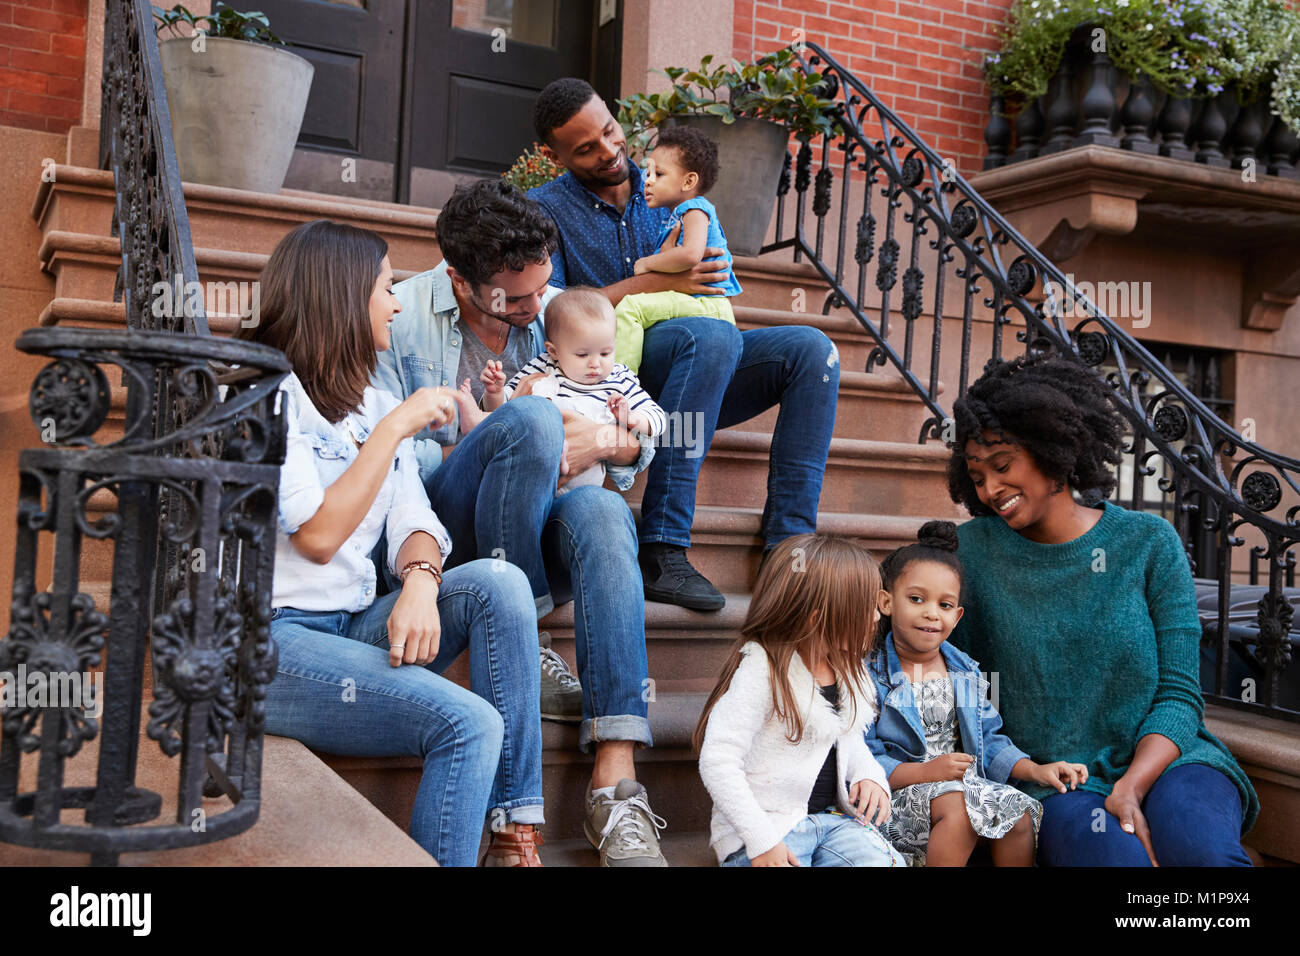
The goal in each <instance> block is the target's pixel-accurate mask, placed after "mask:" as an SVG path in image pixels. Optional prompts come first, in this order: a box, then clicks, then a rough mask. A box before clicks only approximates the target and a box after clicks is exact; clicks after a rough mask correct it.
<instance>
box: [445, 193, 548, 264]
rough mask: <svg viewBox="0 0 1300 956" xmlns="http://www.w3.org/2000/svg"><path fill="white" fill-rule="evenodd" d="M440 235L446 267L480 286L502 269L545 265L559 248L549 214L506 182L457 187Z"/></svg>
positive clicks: (448, 205)
mask: <svg viewBox="0 0 1300 956" xmlns="http://www.w3.org/2000/svg"><path fill="white" fill-rule="evenodd" d="M437 232H438V245H439V246H440V247H441V248H442V257H443V258H444V259H446V260H447V264H448V265H449V266H451V267H452V268H453V269H455V270H456V271H457V272H459V273H460V274H461V275H463V276H464V277H465V278H466V279H468V280H469V281H470V282H471V283H472V284H474V285H476V286H478V285H482V284H484V283H485V282H488V281H489V280H490V279H491V278H492V277H493V276H494V275H496V274H497V273H498V272H500V271H501V270H503V269H509V270H511V271H513V272H518V271H519V270H520V269H522V268H524V267H525V266H529V265H536V264H538V263H541V262H545V261H546V260H547V259H549V258H550V256H551V253H553V252H554V251H555V250H556V248H557V247H558V245H559V237H558V235H557V233H556V231H555V223H554V222H553V221H552V220H551V217H550V216H549V215H548V214H547V212H546V210H545V209H543V208H542V207H541V206H540V205H539V204H538V203H536V202H534V201H533V200H531V199H529V198H528V197H527V196H525V195H524V193H523V191H522V190H520V189H519V188H518V187H516V186H514V185H513V184H511V183H508V182H506V181H505V180H504V179H479V180H475V181H474V182H470V183H462V184H461V185H459V186H457V187H456V191H455V192H453V193H452V194H451V198H450V199H448V200H447V202H446V203H445V204H444V205H443V207H442V210H441V211H440V212H439V213H438V224H437Z"/></svg>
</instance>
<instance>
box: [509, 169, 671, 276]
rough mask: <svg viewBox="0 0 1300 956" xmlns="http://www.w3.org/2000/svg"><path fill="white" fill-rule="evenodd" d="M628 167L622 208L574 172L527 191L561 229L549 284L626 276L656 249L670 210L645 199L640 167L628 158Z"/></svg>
mask: <svg viewBox="0 0 1300 956" xmlns="http://www.w3.org/2000/svg"><path fill="white" fill-rule="evenodd" d="M628 170H629V173H630V177H631V182H632V195H631V197H630V198H629V199H628V201H627V207H626V208H625V209H624V210H623V211H622V212H619V210H618V208H617V207H615V206H612V205H610V204H609V203H607V202H605V200H603V199H601V198H600V197H599V196H597V195H596V194H595V193H593V192H592V191H591V190H590V189H588V188H587V187H586V186H584V185H582V184H581V183H579V182H578V181H577V180H576V179H574V178H573V173H565V174H564V175H563V176H560V177H558V178H556V179H553V180H551V181H550V182H549V183H546V184H545V185H542V186H537V187H535V188H534V189H530V190H529V191H528V198H529V199H533V200H536V201H537V202H539V203H541V205H542V207H543V208H544V209H545V210H546V211H547V212H548V213H550V214H551V218H552V219H554V220H555V225H556V228H557V229H558V230H559V233H560V245H559V248H558V249H556V251H555V255H553V256H551V267H552V272H551V285H554V286H559V287H560V288H561V289H565V288H568V287H569V286H573V285H590V286H596V287H597V288H604V287H605V286H607V285H613V284H614V283H615V282H621V281H622V280H623V279H630V278H631V277H632V276H633V275H634V272H633V266H635V265H636V261H637V260H638V259H640V258H641V257H643V256H649V255H654V253H656V252H658V251H659V245H658V242H659V234H660V232H661V230H662V229H663V226H664V223H666V222H667V221H668V218H669V217H670V216H671V215H672V210H670V209H667V208H663V207H661V208H659V209H651V208H650V207H649V206H648V205H646V201H645V192H644V189H643V185H644V179H643V177H642V174H641V170H640V169H639V168H638V167H637V165H636V163H633V162H631V161H630V160H629V161H628Z"/></svg>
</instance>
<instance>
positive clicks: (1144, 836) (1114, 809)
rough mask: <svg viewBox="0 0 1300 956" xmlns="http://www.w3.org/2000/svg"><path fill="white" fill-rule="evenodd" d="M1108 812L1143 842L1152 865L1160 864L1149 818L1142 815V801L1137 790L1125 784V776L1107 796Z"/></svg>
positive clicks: (1123, 827)
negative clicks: (1154, 846) (1152, 841)
mask: <svg viewBox="0 0 1300 956" xmlns="http://www.w3.org/2000/svg"><path fill="white" fill-rule="evenodd" d="M1106 812H1107V813H1109V814H1110V815H1111V816H1113V817H1115V818H1116V819H1117V820H1119V825H1120V827H1121V828H1122V829H1123V830H1124V832H1125V833H1131V834H1133V835H1134V836H1135V837H1137V838H1138V840H1139V841H1140V842H1141V844H1142V849H1144V850H1146V851H1147V856H1148V857H1150V858H1151V865H1152V866H1159V865H1160V864H1159V863H1157V862H1156V851H1155V850H1154V849H1153V848H1152V846H1151V830H1150V828H1149V827H1148V826H1147V818H1146V817H1145V816H1143V815H1142V801H1141V800H1140V799H1138V795H1137V793H1136V792H1135V791H1133V790H1132V789H1130V788H1129V787H1127V786H1126V785H1125V784H1124V778H1123V777H1120V779H1119V782H1118V783H1116V784H1115V787H1114V789H1112V790H1111V792H1110V796H1109V797H1107V798H1106Z"/></svg>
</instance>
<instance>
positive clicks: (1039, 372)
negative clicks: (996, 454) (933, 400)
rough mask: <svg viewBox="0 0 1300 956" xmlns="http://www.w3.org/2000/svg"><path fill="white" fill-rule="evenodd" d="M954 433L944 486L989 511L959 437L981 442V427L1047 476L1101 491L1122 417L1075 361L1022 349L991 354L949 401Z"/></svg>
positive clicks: (1109, 481) (1115, 454) (1109, 482)
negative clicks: (1002, 356)
mask: <svg viewBox="0 0 1300 956" xmlns="http://www.w3.org/2000/svg"><path fill="white" fill-rule="evenodd" d="M952 415H953V420H954V424H955V425H956V429H955V439H954V440H953V441H952V442H950V443H949V445H948V447H949V448H950V449H951V450H952V457H951V458H950V459H949V460H948V494H949V495H951V496H952V500H953V501H955V502H956V503H957V504H960V505H965V506H966V510H967V511H969V512H970V513H971V514H972V515H991V514H993V510H992V509H991V508H988V507H986V506H985V505H984V504H983V503H981V502H980V499H979V495H978V494H977V493H976V491H975V484H974V482H972V481H971V479H970V475H969V474H968V473H967V471H966V443H967V442H969V441H972V440H973V441H975V442H977V443H979V444H981V445H983V444H987V442H985V441H984V440H983V438H982V437H981V435H980V433H981V432H983V431H989V432H992V433H994V434H995V435H997V436H999V437H1000V439H1001V440H1003V441H1006V442H1009V443H1011V444H1016V445H1020V446H1021V447H1022V448H1024V449H1025V450H1026V451H1027V452H1029V455H1030V457H1032V458H1033V460H1034V463H1035V464H1036V465H1037V466H1038V468H1039V470H1041V471H1042V472H1043V474H1044V475H1046V476H1047V477H1048V478H1049V479H1051V480H1053V481H1060V482H1063V483H1064V484H1067V485H1069V486H1070V487H1071V488H1073V489H1074V490H1075V491H1079V492H1083V493H1087V494H1090V495H1095V496H1099V497H1102V498H1105V497H1107V496H1109V494H1110V493H1111V491H1113V490H1114V488H1115V485H1116V480H1115V476H1114V473H1113V472H1112V471H1111V469H1110V467H1108V466H1113V465H1118V464H1119V460H1120V447H1121V443H1122V441H1123V436H1124V419H1123V417H1122V416H1121V415H1120V413H1119V410H1118V409H1117V408H1116V407H1115V403H1114V400H1113V398H1112V397H1111V392H1110V389H1109V387H1108V386H1107V385H1106V383H1105V382H1104V381H1103V380H1102V379H1101V378H1100V377H1098V376H1097V374H1096V373H1095V372H1093V371H1092V370H1091V369H1089V368H1088V367H1086V366H1084V365H1080V364H1079V363H1078V362H1076V361H1073V360H1070V359H1065V358H1060V357H1059V356H1043V355H1031V356H1021V357H1019V358H1015V359H1011V360H1010V361H1000V360H995V361H992V362H990V363H989V364H988V365H987V366H986V367H985V370H984V374H983V375H982V376H980V378H979V379H978V380H976V381H975V382H974V383H972V384H971V386H970V388H969V389H968V390H967V392H966V395H965V396H964V397H962V398H959V399H957V401H956V402H954V403H953V407H952Z"/></svg>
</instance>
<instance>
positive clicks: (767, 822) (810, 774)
mask: <svg viewBox="0 0 1300 956" xmlns="http://www.w3.org/2000/svg"><path fill="white" fill-rule="evenodd" d="M741 654H742V655H743V657H742V658H741V661H740V666H739V667H737V668H736V672H735V674H733V675H732V678H731V686H729V687H728V688H727V692H726V693H725V694H723V695H722V696H721V697H720V698H718V701H717V703H715V704H714V706H713V710H712V711H711V712H710V714H709V722H708V724H707V725H706V727H705V730H704V744H703V746H702V747H701V748H700V777H701V778H702V779H703V781H704V786H705V788H706V789H707V790H708V791H709V796H710V797H712V798H713V820H712V825H711V828H710V829H711V833H710V837H709V844H710V845H711V846H712V847H713V850H714V852H715V853H716V854H717V855H718V862H719V863H721V862H722V861H723V860H725V859H726V858H727V857H728V856H730V855H731V854H732V853H734V852H735V851H736V850H739V849H740V848H741V847H742V846H743V847H744V849H745V852H746V854H747V855H748V856H749V858H750V859H753V858H754V857H756V856H758V855H759V854H760V853H766V852H767V851H768V850H770V849H772V847H774V846H776V845H777V844H778V843H780V842H781V841H782V840H783V839H785V835H786V834H787V833H789V832H790V831H791V830H792V829H793V828H794V825H795V824H796V823H798V822H799V821H800V820H802V819H803V818H804V817H805V816H807V815H808V798H809V797H810V796H811V795H812V789H813V785H814V784H815V783H816V782H817V775H818V773H819V772H820V771H821V768H822V764H823V763H825V762H826V755H827V753H829V752H830V749H831V745H832V744H836V745H837V746H836V763H837V765H838V768H839V776H838V784H839V785H838V789H837V793H836V803H837V804H838V805H839V807H840V809H841V810H843V811H844V812H846V813H850V814H851V813H853V812H854V811H853V809H852V807H851V806H850V804H849V797H848V788H847V787H846V786H845V782H846V781H848V782H850V783H856V782H857V781H859V780H870V781H872V782H873V783H876V784H879V785H880V787H881V788H882V789H884V791H885V792H886V793H889V781H888V778H887V777H886V776H885V771H884V770H883V769H882V768H881V766H880V764H879V763H877V762H876V758H875V757H873V756H872V755H871V751H870V750H868V749H867V744H866V741H865V740H864V739H863V732H864V731H865V730H866V728H867V727H869V726H871V724H872V723H873V722H874V721H875V719H876V695H875V688H874V687H872V685H871V682H870V681H868V682H867V686H866V688H865V689H863V690H862V691H861V692H859V693H858V694H857V695H855V696H856V698H857V702H858V706H857V713H856V714H855V713H854V712H853V708H852V707H850V706H849V705H848V701H849V694H848V692H847V689H846V686H845V684H844V682H843V681H841V682H840V701H841V706H840V710H839V713H836V711H835V708H833V707H832V706H831V705H830V702H829V701H827V700H826V698H824V697H823V696H822V695H821V692H820V691H819V690H818V689H817V684H816V681H814V680H813V676H812V673H811V672H810V671H809V670H808V668H807V666H805V664H804V663H803V660H802V659H801V658H800V657H799V655H798V654H795V655H794V656H793V657H792V658H791V661H790V687H791V690H792V691H793V697H794V701H795V702H796V704H797V705H798V708H799V711H800V713H801V715H802V716H803V722H804V729H803V739H802V740H800V741H799V743H798V744H792V743H790V741H789V740H788V739H787V738H786V725H785V722H784V721H783V720H781V719H779V718H778V717H777V716H776V710H775V705H774V702H773V700H772V690H771V685H770V683H769V680H768V662H767V653H766V652H765V651H764V650H763V648H762V647H761V646H760V645H759V644H758V643H756V642H755V641H750V642H748V643H747V644H745V645H744V647H742V648H741Z"/></svg>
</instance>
